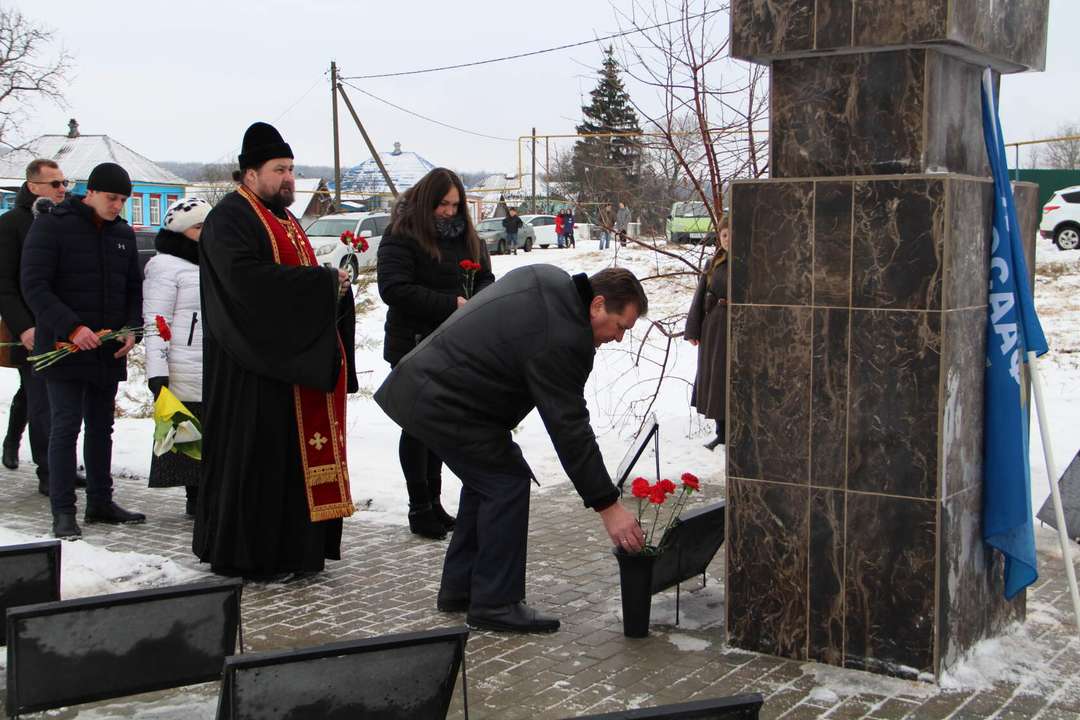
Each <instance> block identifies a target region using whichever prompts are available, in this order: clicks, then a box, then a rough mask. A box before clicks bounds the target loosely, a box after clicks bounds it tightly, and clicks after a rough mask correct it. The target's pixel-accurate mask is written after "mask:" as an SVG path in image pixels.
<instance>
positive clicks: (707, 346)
mask: <svg viewBox="0 0 1080 720" xmlns="http://www.w3.org/2000/svg"><path fill="white" fill-rule="evenodd" d="M730 237H731V231H730V230H729V228H728V224H727V219H726V218H725V219H724V220H723V221H721V223H720V232H719V233H718V234H717V238H716V241H717V242H716V253H715V255H713V259H712V262H710V263H709V267H708V268H707V269H706V270H705V272H703V273H702V274H701V277H700V279H699V280H698V287H697V292H695V293H694V300H693V302H692V303H691V304H690V313H689V314H688V315H687V316H686V334H685V336H684V337H685V338H686V339H687V340H688V341H689V342H690V344H691V345H694V346H697V349H698V363H697V377H696V379H695V380H694V390H693V393H692V394H691V396H690V404H691V405H693V406H694V407H695V408H697V411H698V412H699V413H701V414H702V415H704V416H705V417H707V418H709V419H710V420H715V421H716V437H715V438H713V439H712V440H710V441H709V442H707V443H705V447H706V448H708V449H709V450H714V449H716V446H717V445H722V444H723V443H724V435H725V429H726V423H725V418H726V415H725V408H724V388H725V387H726V377H727V324H728V321H727V317H728V306H727V296H728V287H727V285H728V282H727V279H728V266H727V254H728V246H729V245H730Z"/></svg>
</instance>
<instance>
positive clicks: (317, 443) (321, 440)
mask: <svg viewBox="0 0 1080 720" xmlns="http://www.w3.org/2000/svg"><path fill="white" fill-rule="evenodd" d="M328 442H330V440H329V439H328V438H325V437H323V436H322V433H318V432H317V433H315V435H314V436H313V437H312V438H311V439H310V440H308V445H312V446H314V447H315V449H316V450H322V446H323V445H325V444H326V443H328Z"/></svg>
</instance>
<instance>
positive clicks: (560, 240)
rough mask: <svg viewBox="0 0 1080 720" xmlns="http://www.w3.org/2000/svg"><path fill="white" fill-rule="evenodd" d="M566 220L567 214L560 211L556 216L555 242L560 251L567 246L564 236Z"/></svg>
mask: <svg viewBox="0 0 1080 720" xmlns="http://www.w3.org/2000/svg"><path fill="white" fill-rule="evenodd" d="M565 219H566V212H565V211H563V210H560V211H559V212H558V213H557V214H556V215H555V242H556V243H557V244H558V246H559V248H560V249H562V248H563V247H565V246H566V245H565V240H566V238H565V237H564V235H563V221H564V220H565Z"/></svg>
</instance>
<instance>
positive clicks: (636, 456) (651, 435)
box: [615, 413, 660, 492]
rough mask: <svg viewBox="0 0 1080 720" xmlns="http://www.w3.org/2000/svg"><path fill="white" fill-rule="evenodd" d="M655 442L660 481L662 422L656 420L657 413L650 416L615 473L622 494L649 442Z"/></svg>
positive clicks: (657, 470)
mask: <svg viewBox="0 0 1080 720" xmlns="http://www.w3.org/2000/svg"><path fill="white" fill-rule="evenodd" d="M650 439H651V440H652V441H653V454H654V455H655V456H656V479H657V480H659V479H660V422H659V421H658V420H657V419H656V413H652V414H650V415H649V418H648V420H646V421H645V426H644V427H642V428H641V430H639V431H638V434H637V435H635V436H634V442H633V443H631V444H630V447H629V448H627V450H626V453H625V454H624V455H623V458H622V460H621V461H619V467H618V469H617V470H616V471H615V485H616V487H618V488H619V492H622V489H623V485H624V484H625V483H626V479H627V478H628V477H630V473H631V472H633V470H634V465H636V464H637V461H638V460H640V459H641V456H642V454H643V453H644V452H645V448H646V447H647V446H648V444H649V440H650Z"/></svg>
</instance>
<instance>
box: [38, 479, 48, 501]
mask: <svg viewBox="0 0 1080 720" xmlns="http://www.w3.org/2000/svg"><path fill="white" fill-rule="evenodd" d="M37 491H38V493H39V494H41V495H44V496H45V497H49V481H48V480H42V479H41V478H38V481H37Z"/></svg>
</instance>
